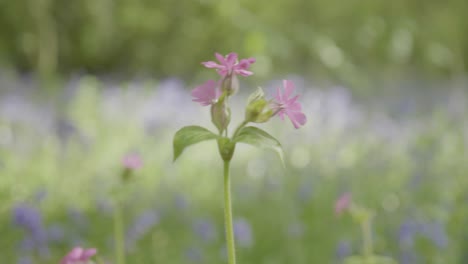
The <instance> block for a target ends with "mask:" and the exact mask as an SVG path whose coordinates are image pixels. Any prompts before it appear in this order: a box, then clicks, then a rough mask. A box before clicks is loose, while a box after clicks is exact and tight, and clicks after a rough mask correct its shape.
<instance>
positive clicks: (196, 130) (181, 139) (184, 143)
mask: <svg viewBox="0 0 468 264" xmlns="http://www.w3.org/2000/svg"><path fill="white" fill-rule="evenodd" d="M216 138H218V135H216V134H214V133H213V132H211V131H209V130H208V129H206V128H203V127H201V126H186V127H183V128H181V129H180V130H179V131H177V132H176V133H175V135H174V142H173V146H174V161H176V160H177V158H178V157H179V156H180V154H182V152H183V151H184V149H185V148H186V147H188V146H190V145H193V144H196V143H199V142H202V141H206V140H210V139H216Z"/></svg>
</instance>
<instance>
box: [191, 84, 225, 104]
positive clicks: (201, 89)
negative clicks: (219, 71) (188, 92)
mask: <svg viewBox="0 0 468 264" xmlns="http://www.w3.org/2000/svg"><path fill="white" fill-rule="evenodd" d="M220 96H221V89H220V88H219V85H218V84H217V83H216V82H215V81H213V80H208V81H207V82H205V83H204V84H202V85H200V86H197V87H195V89H193V90H192V97H194V98H193V99H192V101H194V102H197V103H200V104H201V105H202V106H207V105H211V104H213V103H214V102H216V100H218V98H219V97H220Z"/></svg>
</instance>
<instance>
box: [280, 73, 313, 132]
mask: <svg viewBox="0 0 468 264" xmlns="http://www.w3.org/2000/svg"><path fill="white" fill-rule="evenodd" d="M283 88H284V93H283V92H282V91H281V89H280V88H278V89H277V90H276V95H275V96H274V97H275V100H276V101H275V102H274V103H273V106H272V108H273V111H274V112H275V113H276V115H278V116H279V117H280V118H281V119H282V120H283V118H284V115H287V116H288V118H289V119H290V120H291V123H292V124H293V126H294V128H296V129H297V128H299V127H301V126H303V125H304V124H305V123H306V121H307V118H306V116H305V114H304V113H303V112H302V107H301V104H300V103H299V102H298V101H297V100H298V98H299V96H298V95H296V96H294V97H292V98H289V97H290V96H291V95H292V93H293V92H294V90H295V87H294V83H293V82H292V81H289V80H283Z"/></svg>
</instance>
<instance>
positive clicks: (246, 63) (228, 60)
mask: <svg viewBox="0 0 468 264" xmlns="http://www.w3.org/2000/svg"><path fill="white" fill-rule="evenodd" d="M215 57H216V59H217V60H218V61H219V64H218V63H216V62H214V61H206V62H202V64H203V65H204V66H205V67H207V68H215V69H217V72H218V74H219V75H221V76H223V77H225V76H227V75H231V74H233V75H241V76H250V75H252V74H253V72H251V71H248V68H249V67H250V65H251V64H252V63H254V62H255V59H254V58H248V59H242V60H240V62H238V61H237V59H238V55H237V53H235V52H231V53H229V54H228V55H227V56H226V57H224V56H223V55H221V54H219V53H215Z"/></svg>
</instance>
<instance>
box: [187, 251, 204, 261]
mask: <svg viewBox="0 0 468 264" xmlns="http://www.w3.org/2000/svg"><path fill="white" fill-rule="evenodd" d="M185 257H186V258H187V259H188V260H189V261H190V262H194V263H201V262H203V253H202V251H201V250H200V249H199V248H195V247H190V248H188V249H187V250H186V251H185Z"/></svg>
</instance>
